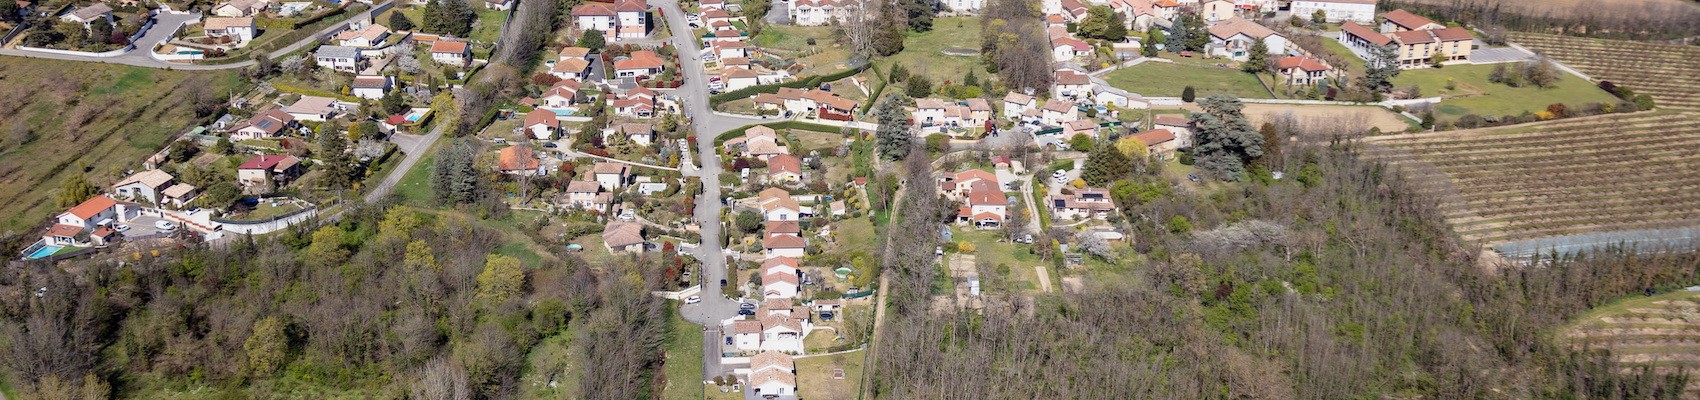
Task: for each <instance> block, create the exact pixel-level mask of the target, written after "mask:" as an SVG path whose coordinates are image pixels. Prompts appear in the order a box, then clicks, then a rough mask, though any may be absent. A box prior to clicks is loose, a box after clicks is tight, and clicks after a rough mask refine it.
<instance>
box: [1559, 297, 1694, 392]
mask: <svg viewBox="0 0 1700 400" xmlns="http://www.w3.org/2000/svg"><path fill="white" fill-rule="evenodd" d="M1697 311H1700V293H1697V292H1689V291H1676V292H1670V293H1664V294H1659V295H1654V296H1635V297H1629V298H1625V299H1622V300H1618V301H1616V302H1612V303H1609V304H1606V305H1603V306H1600V307H1596V308H1594V309H1592V310H1589V311H1588V312H1586V313H1583V314H1582V315H1581V316H1578V317H1576V318H1574V319H1572V321H1574V322H1572V323H1571V324H1570V325H1569V326H1566V327H1565V328H1563V329H1561V330H1560V332H1559V335H1558V337H1559V340H1560V341H1561V342H1560V343H1561V344H1563V345H1566V346H1567V347H1569V348H1571V349H1573V350H1598V349H1605V350H1610V351H1611V357H1612V359H1613V360H1614V361H1616V362H1618V363H1622V365H1621V366H1623V367H1625V368H1630V367H1642V366H1647V367H1655V368H1660V369H1665V370H1674V369H1677V368H1682V369H1684V370H1687V371H1689V372H1688V374H1689V379H1695V378H1700V374H1697V373H1696V372H1694V371H1697V370H1700V369H1697V368H1696V367H1700V346H1696V345H1695V343H1696V341H1700V314H1697ZM1697 387H1700V385H1696V384H1694V383H1690V384H1689V385H1688V391H1689V393H1690V394H1693V393H1694V392H1695V389H1696V388H1697Z"/></svg>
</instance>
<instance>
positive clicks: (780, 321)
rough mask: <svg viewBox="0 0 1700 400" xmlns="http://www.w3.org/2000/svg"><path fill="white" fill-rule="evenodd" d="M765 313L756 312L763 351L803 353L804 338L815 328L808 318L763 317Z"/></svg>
mask: <svg viewBox="0 0 1700 400" xmlns="http://www.w3.org/2000/svg"><path fill="white" fill-rule="evenodd" d="M763 311H765V310H761V309H758V310H756V315H757V319H758V320H760V321H761V349H762V350H773V351H786V352H793V353H802V352H803V337H804V336H806V335H808V334H809V329H813V328H814V324H812V323H810V322H809V320H808V316H789V315H778V314H766V315H763V314H764V313H763ZM751 385H755V382H751Z"/></svg>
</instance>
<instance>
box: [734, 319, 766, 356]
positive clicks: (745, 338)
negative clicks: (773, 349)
mask: <svg viewBox="0 0 1700 400" xmlns="http://www.w3.org/2000/svg"><path fill="white" fill-rule="evenodd" d="M727 331H729V332H732V346H733V348H736V349H738V350H743V351H751V350H758V349H761V321H758V320H753V319H740V320H736V321H732V329H727Z"/></svg>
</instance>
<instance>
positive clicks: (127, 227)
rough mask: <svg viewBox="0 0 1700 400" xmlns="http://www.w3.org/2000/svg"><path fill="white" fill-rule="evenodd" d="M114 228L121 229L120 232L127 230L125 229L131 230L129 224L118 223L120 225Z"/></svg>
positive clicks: (113, 228)
mask: <svg viewBox="0 0 1700 400" xmlns="http://www.w3.org/2000/svg"><path fill="white" fill-rule="evenodd" d="M112 230H115V231H119V232H125V231H129V230H130V226H129V225H118V226H114V227H112Z"/></svg>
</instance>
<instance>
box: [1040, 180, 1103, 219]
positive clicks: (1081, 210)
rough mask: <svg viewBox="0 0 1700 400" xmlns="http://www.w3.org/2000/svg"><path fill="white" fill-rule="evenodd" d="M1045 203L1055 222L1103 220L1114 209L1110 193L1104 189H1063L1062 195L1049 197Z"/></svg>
mask: <svg viewBox="0 0 1700 400" xmlns="http://www.w3.org/2000/svg"><path fill="white" fill-rule="evenodd" d="M1046 203H1048V205H1049V206H1050V207H1051V217H1052V218H1055V219H1057V220H1078V219H1086V218H1095V219H1105V218H1109V216H1110V212H1111V211H1115V209H1116V203H1115V201H1113V200H1111V199H1110V191H1109V190H1108V189H1104V188H1081V189H1068V188H1064V189H1063V193H1059V194H1057V195H1053V196H1050V198H1049V199H1047V201H1046Z"/></svg>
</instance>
